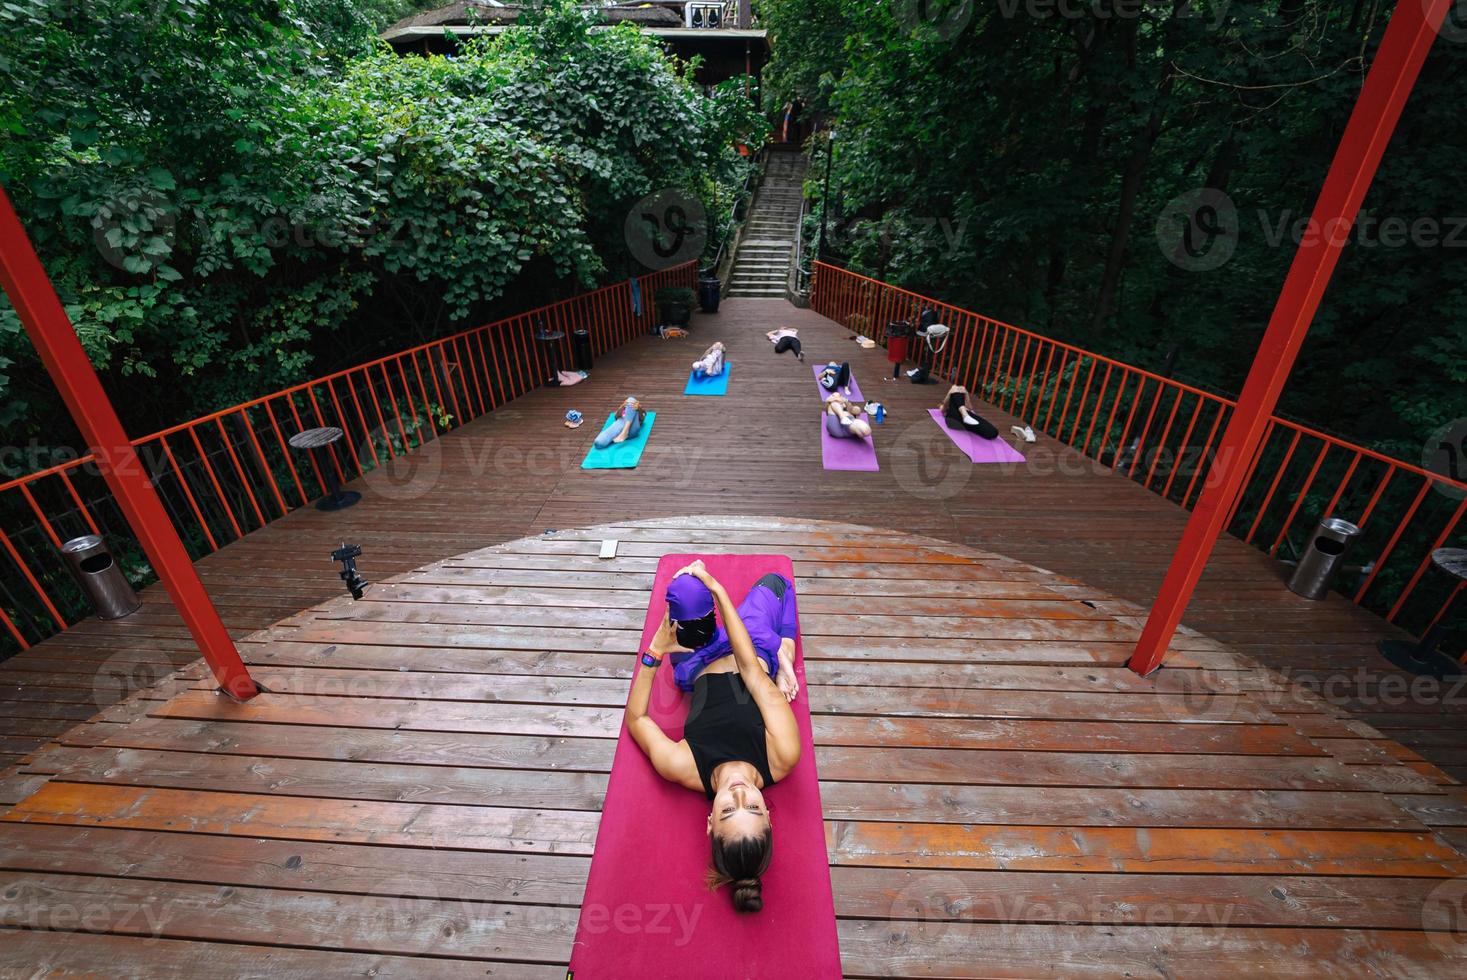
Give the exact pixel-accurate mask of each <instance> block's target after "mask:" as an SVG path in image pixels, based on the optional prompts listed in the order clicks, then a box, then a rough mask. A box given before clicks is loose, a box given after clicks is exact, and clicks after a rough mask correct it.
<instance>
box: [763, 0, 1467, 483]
mask: <svg viewBox="0 0 1467 980" xmlns="http://www.w3.org/2000/svg"><path fill="white" fill-rule="evenodd" d="M922 6H923V5H918V4H915V3H903V2H898V3H891V4H882V5H874V4H871V3H868V2H863V0H767V2H765V3H764V4H763V5H762V7H761V10H762V13H763V18H764V23H765V24H766V25H768V26H769V28H770V30H771V34H772V37H773V39H774V40H773V52H774V62H773V64H772V65H771V66H770V68H769V70H768V71H767V72H766V75H765V85H766V88H765V99H766V106H769V107H773V106H776V105H780V104H783V102H784V101H785V100H786V99H788V98H792V97H795V98H800V99H802V100H803V101H804V102H805V103H806V105H807V106H808V107H810V109H811V111H815V112H824V113H826V119H827V121H828V122H829V123H830V125H832V126H833V127H834V128H835V129H836V131H837V133H838V136H837V140H836V150H835V160H834V175H833V178H832V184H831V186H832V192H833V195H834V197H835V200H834V201H833V202H831V205H832V207H831V213H832V222H831V223H832V227H833V228H834V229H835V233H834V234H833V236H832V239H831V241H830V242H829V245H830V246H831V247H832V248H833V249H834V252H835V255H836V257H837V258H838V259H839V260H841V261H845V262H848V263H849V264H850V265H851V266H852V267H853V268H856V269H857V270H859V271H861V272H864V273H866V274H869V275H874V276H877V277H879V278H883V279H886V280H889V281H892V282H895V283H898V284H900V285H904V286H906V287H908V288H912V289H916V290H918V291H922V292H927V293H930V294H933V295H936V296H939V297H942V298H944V299H946V300H949V301H952V302H955V303H959V304H961V305H964V306H967V307H970V308H972V309H975V310H978V311H981V312H983V313H985V314H988V315H991V316H995V317H999V318H1002V319H1005V320H1009V321H1011V322H1016V323H1020V324H1024V325H1028V326H1034V327H1038V328H1039V329H1042V330H1044V331H1045V332H1046V333H1048V334H1051V335H1054V336H1057V337H1060V338H1062V339H1065V340H1069V341H1072V342H1076V343H1079V344H1082V345H1084V346H1087V347H1090V348H1094V349H1097V350H1099V351H1101V352H1103V353H1107V354H1110V355H1112V356H1117V357H1120V358H1122V359H1125V360H1128V361H1132V362H1135V363H1139V364H1142V365H1144V366H1148V367H1152V368H1157V367H1159V366H1160V365H1161V364H1162V363H1163V362H1164V360H1165V358H1166V355H1167V353H1168V351H1169V350H1171V349H1173V348H1177V349H1178V350H1179V357H1178V359H1177V362H1176V363H1177V373H1178V374H1179V375H1180V376H1183V377H1186V378H1188V379H1191V380H1194V381H1197V382H1199V383H1201V384H1203V385H1206V386H1211V387H1215V388H1219V389H1222V390H1228V391H1237V390H1238V388H1239V387H1240V385H1241V382H1242V378H1243V376H1244V373H1245V372H1246V370H1247V367H1248V365H1249V363H1250V362H1251V359H1252V356H1253V353H1254V351H1255V349H1256V347H1257V343H1258V339H1259V336H1260V335H1261V333H1262V330H1263V327H1264V325H1265V324H1266V323H1267V320H1268V317H1269V314H1270V312H1271V309H1272V305H1273V302H1274V300H1275V299H1276V297H1277V295H1278V291H1279V286H1280V284H1281V283H1282V281H1283V277H1284V274H1285V273H1286V271H1287V269H1288V265H1289V262H1290V260H1291V259H1292V255H1293V251H1294V241H1293V236H1292V230H1293V229H1292V227H1291V226H1292V225H1294V223H1295V222H1297V221H1299V220H1301V219H1303V218H1305V217H1307V215H1308V213H1309V209H1310V207H1311V206H1312V204H1313V201H1314V197H1315V196H1316V195H1317V193H1318V189H1319V185H1320V182H1321V180H1322V177H1323V175H1324V173H1325V171H1326V169H1327V168H1328V165H1329V162H1330V159H1331V156H1332V154H1333V150H1334V147H1335V145H1336V144H1337V143H1338V141H1339V137H1340V132H1341V130H1342V128H1343V125H1344V122H1345V120H1346V119H1347V117H1348V114H1349V112H1350V109H1351V106H1352V105H1353V103H1354V100H1355V98H1356V96H1357V95H1358V93H1359V90H1360V85H1361V83H1362V80H1363V73H1364V70H1365V69H1366V68H1367V67H1368V64H1369V62H1370V59H1371V58H1372V57H1373V56H1374V51H1375V47H1376V45H1378V43H1379V40H1380V37H1381V34H1382V32H1383V30H1384V27H1385V24H1386V20H1387V17H1388V16H1389V10H1390V7H1389V5H1387V6H1385V7H1379V8H1377V7H1372V6H1371V5H1369V4H1343V5H1341V4H1329V3H1325V2H1323V0H1270V2H1265V3H1258V4H1228V3H1226V2H1222V0H1216V2H1214V0H1205V2H1199V3H1190V4H1172V3H1145V4H1124V5H1123V4H1121V3H1118V2H1111V0H1101V2H1099V3H1096V4H1070V5H1062V7H1056V6H1055V5H1052V4H1040V5H1031V4H1024V3H1018V2H1000V3H997V4H968V5H966V7H967V9H968V10H970V11H971V12H972V18H971V22H970V23H967V24H966V26H965V27H963V29H962V30H959V31H956V32H955V33H954V32H949V31H943V30H938V29H935V28H934V27H932V26H924V25H920V24H910V23H907V22H904V21H903V20H902V19H901V18H900V17H898V16H897V14H900V13H903V12H906V13H908V14H910V13H911V12H912V10H914V9H917V8H919V7H922ZM946 6H947V7H948V8H953V9H957V8H958V7H960V6H962V5H960V4H956V3H951V4H947V5H946ZM925 7H926V8H937V9H939V10H940V9H942V5H941V4H927V5H925ZM1061 9H1063V10H1064V11H1068V13H1067V14H1066V13H1059V12H1057V11H1060V10H1061ZM1464 69H1467V45H1462V44H1454V43H1450V42H1449V41H1448V40H1446V39H1444V40H1442V41H1439V42H1438V43H1437V44H1436V46H1435V48H1434V50H1433V52H1432V54H1431V57H1430V59H1429V60H1428V63H1427V66H1426V68H1425V70H1424V71H1423V72H1422V75H1421V78H1420V81H1419V83H1418V85H1417V89H1416V92H1415V94H1414V95H1413V96H1412V99H1411V102H1410V104H1409V105H1408V107H1407V110H1406V113H1405V116H1404V117H1403V119H1402V121H1401V124H1400V128H1399V131H1398V133H1397V135H1396V137H1395V139H1394V140H1393V141H1392V143H1391V145H1390V148H1389V151H1388V152H1387V154H1386V156H1385V161H1384V164H1383V165H1382V167H1381V171H1380V174H1379V176H1378V177H1377V179H1376V181H1375V184H1374V185H1373V187H1372V189H1371V192H1370V194H1369V195H1368V197H1367V200H1366V203H1365V207H1366V210H1367V212H1368V213H1369V214H1371V215H1374V216H1375V218H1376V219H1377V220H1379V219H1385V218H1397V219H1404V222H1405V223H1406V224H1407V225H1411V224H1413V223H1415V222H1418V221H1421V220H1423V219H1425V220H1427V221H1428V222H1432V221H1434V222H1435V223H1436V227H1437V229H1438V230H1439V234H1438V236H1437V238H1438V242H1437V243H1436V244H1430V243H1428V242H1427V240H1426V239H1425V238H1420V237H1418V238H1417V240H1415V241H1411V240H1409V238H1410V236H1407V237H1408V240H1407V241H1406V242H1405V243H1404V244H1397V245H1391V244H1387V243H1386V242H1385V241H1384V236H1382V235H1379V234H1372V233H1369V232H1365V233H1363V234H1362V236H1361V239H1360V243H1359V244H1356V245H1353V246H1351V247H1350V248H1348V249H1347V250H1346V251H1345V254H1344V256H1343V258H1342V261H1341V263H1340V267H1339V269H1338V271H1337V272H1336V274H1335V277H1334V281H1333V284H1332V285H1331V287H1330V290H1329V293H1328V294H1327V296H1326V298H1325V303H1324V306H1323V308H1322V309H1321V312H1320V315H1319V317H1318V318H1317V320H1316V322H1315V324H1314V326H1313V328H1312V331H1311V334H1310V339H1309V341H1308V343H1307V344H1306V346H1305V349H1304V350H1303V352H1302V354H1301V356H1300V359H1299V363H1298V367H1297V368H1296V370H1295V372H1294V376H1293V382H1292V384H1291V386H1290V388H1289V389H1288V390H1287V391H1286V394H1285V399H1284V402H1283V406H1282V407H1283V409H1284V410H1285V411H1287V412H1289V413H1291V414H1294V415H1297V416H1300V417H1303V418H1305V419H1308V420H1311V421H1312V422H1313V423H1315V424H1318V425H1323V426H1326V427H1328V428H1331V429H1333V430H1336V431H1339V432H1342V433H1344V434H1346V435H1348V436H1351V437H1353V438H1355V439H1357V440H1360V441H1364V442H1367V443H1370V444H1373V445H1375V446H1377V447H1380V448H1382V449H1385V450H1388V451H1391V452H1394V453H1398V454H1400V455H1401V456H1403V457H1404V458H1406V459H1412V460H1415V459H1419V458H1420V455H1421V446H1422V442H1423V440H1424V439H1425V438H1426V435H1427V434H1428V433H1429V432H1431V431H1432V430H1433V429H1434V428H1435V427H1436V426H1438V425H1440V424H1442V423H1443V422H1446V421H1448V420H1450V419H1453V418H1458V417H1462V416H1464V415H1467V385H1464V384H1463V379H1464V377H1467V355H1464V350H1467V261H1464V256H1467V251H1464V250H1467V212H1464V209H1463V207H1462V205H1461V197H1460V194H1459V193H1458V183H1459V181H1458V179H1457V177H1456V175H1455V173H1454V171H1453V170H1452V168H1450V167H1443V166H1441V161H1443V160H1453V159H1461V158H1462V157H1463V155H1464V151H1467V130H1464V129H1463V128H1462V127H1461V125H1460V120H1459V119H1458V117H1459V115H1460V112H1459V109H1458V107H1459V106H1460V104H1461V100H1460V88H1461V78H1462V77H1463V72H1464ZM823 144H824V141H823V139H817V140H813V141H812V161H811V167H810V177H809V183H808V185H807V190H808V191H809V192H810V193H811V194H812V196H814V197H815V198H817V199H818V198H819V195H820V184H821V178H822V177H823V174H824V158H823V156H822V155H821V154H822V153H823ZM1200 188H1214V189H1217V190H1219V191H1222V192H1225V193H1226V194H1227V195H1228V196H1229V198H1230V199H1231V200H1232V202H1233V204H1234V205H1235V207H1236V212H1237V215H1238V226H1237V227H1238V230H1237V235H1236V251H1235V253H1234V254H1233V255H1232V257H1231V259H1230V260H1229V261H1227V262H1226V263H1225V264H1223V265H1221V266H1220V267H1218V268H1215V269H1211V270H1200V271H1188V270H1187V269H1184V268H1181V267H1179V266H1178V265H1177V264H1175V263H1174V262H1173V261H1171V259H1172V258H1173V255H1172V254H1170V253H1169V251H1168V246H1166V245H1164V244H1163V239H1164V237H1165V236H1159V235H1158V233H1157V225H1158V222H1159V221H1165V220H1166V218H1167V215H1168V212H1167V207H1168V204H1169V202H1171V201H1173V199H1174V198H1176V197H1177V196H1178V195H1181V194H1184V193H1187V192H1191V191H1195V190H1197V189H1200ZM818 210H819V206H818V204H817V206H816V211H817V212H818ZM1280 229H1282V231H1283V234H1282V237H1281V236H1280ZM1166 230H1168V231H1170V232H1171V234H1172V238H1173V239H1175V237H1177V236H1176V234H1175V231H1174V230H1173V229H1166ZM1449 234H1451V235H1454V239H1453V240H1452V241H1451V242H1448V241H1447V240H1446V239H1447V238H1448V236H1449ZM1367 236H1368V237H1367Z"/></svg>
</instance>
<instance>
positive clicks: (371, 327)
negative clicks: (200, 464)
mask: <svg viewBox="0 0 1467 980" xmlns="http://www.w3.org/2000/svg"><path fill="white" fill-rule="evenodd" d="M389 9H391V10H392V11H394V12H396V11H397V10H399V9H404V8H403V7H402V5H401V4H395V3H391V2H386V0H383V2H379V3H375V4H368V5H365V6H363V5H358V4H353V3H351V2H348V0H260V2H252V3H248V4H237V3H225V2H222V0H90V2H88V3H86V4H85V5H82V4H79V3H75V2H73V0H12V2H9V3H6V4H4V5H0V51H3V52H4V54H3V55H0V79H3V85H0V184H3V185H4V187H5V188H6V190H7V192H8V193H9V194H10V195H11V197H12V199H13V201H14V203H15V205H16V207H17V209H18V210H19V211H20V213H21V217H22V220H23V221H24V222H25V223H26V225H27V228H28V229H29V231H30V232H31V235H32V237H33V239H34V241H35V242H36V245H37V248H38V250H39V251H40V252H41V255H42V258H43V260H44V261H45V263H46V265H47V268H48V270H49V271H50V273H51V275H52V277H53V279H54V281H55V282H56V285H57V288H58V291H59V292H60V294H61V296H62V299H63V302H64V303H65V304H66V307H67V309H68V312H69V313H70V314H71V316H72V318H73V321H74V323H75V324H76V327H77V330H78V333H79V334H80V336H81V338H82V341H83V344H84V345H85V347H86V349H87V352H88V354H89V355H90V356H91V358H92V360H93V362H94V363H95V364H96V365H97V367H98V368H99V369H100V370H101V371H102V372H103V374H104V381H105V382H106V383H107V384H108V386H109V390H111V391H112V392H113V394H114V400H115V401H116V402H117V403H118V404H119V407H120V408H121V409H122V410H123V412H124V416H125V419H124V420H125V421H126V422H127V424H128V425H129V426H130V427H131V428H132V429H133V430H134V431H144V430H147V429H151V428H153V427H155V426H158V425H161V424H164V423H166V422H171V421H176V420H178V419H181V418H184V417H188V416H191V415H195V414H199V413H202V412H204V411H207V410H209V409H212V408H215V407H219V406H222V405H227V404H231V403H233V402H236V401H239V400H242V399H244V398H246V397H249V396H252V395H255V394H258V393H261V392H263V391H268V390H272V389H275V388H279V387H282V386H284V385H287V384H290V383H293V382H296V381H299V380H301V379H302V378H304V377H306V376H308V375H309V374H312V373H317V372H320V371H322V370H326V369H329V368H332V367H336V366H341V365H344V364H348V363H355V362H358V361H361V360H363V359H366V358H367V357H368V356H370V355H372V354H374V353H380V352H382V351H385V350H393V349H398V348H402V347H405V346H408V345H410V344H413V343H416V342H420V341H422V340H425V339H428V338H430V337H432V336H435V335H439V334H442V333H444V332H447V331H448V330H450V329H454V328H457V327H462V326H464V325H466V324H469V323H472V322H477V321H480V320H481V319H484V318H488V317H490V316H492V315H493V314H494V313H496V312H499V311H500V310H502V309H504V308H507V307H513V308H523V307H526V306H531V305H534V304H535V302H538V301H542V300H544V299H548V298H552V297H553V296H555V295H558V294H564V293H566V292H571V291H578V290H580V289H583V288H586V287H589V286H593V285H595V284H597V283H598V282H599V281H603V280H610V279H615V278H621V277H624V276H627V275H631V274H636V273H638V272H640V271H643V270H642V269H641V268H640V267H638V266H637V265H636V264H635V263H634V262H632V260H631V259H629V258H628V257H627V255H626V251H627V250H626V244H625V241H624V238H623V235H624V233H623V230H622V229H623V218H624V216H625V215H626V213H627V211H628V209H629V207H630V205H631V204H632V203H634V202H635V201H636V200H637V199H639V198H640V197H642V196H644V195H646V194H648V193H651V192H653V191H656V190H660V189H662V188H666V187H677V188H680V189H683V190H684V191H686V192H689V193H692V194H695V195H697V196H698V197H700V198H701V199H703V200H704V201H705V203H706V204H707V205H709V210H710V212H711V211H713V207H712V206H713V205H714V204H715V202H716V200H717V196H718V194H719V188H720V187H723V186H728V185H735V186H736V185H737V183H738V182H739V181H740V180H741V179H742V176H743V169H742V168H743V166H744V164H743V163H742V161H741V160H740V158H739V157H738V155H737V153H736V152H735V151H734V149H733V145H734V143H735V142H736V141H739V140H743V141H754V142H757V139H756V136H757V133H758V126H759V125H760V123H759V118H758V116H757V113H756V111H755V109H754V107H753V105H752V104H751V103H750V101H749V100H748V99H747V98H746V97H745V96H744V95H743V92H742V88H741V85H724V86H721V87H719V88H718V89H717V90H716V91H715V92H714V93H713V94H712V95H711V96H705V95H704V94H703V93H702V92H701V91H700V90H699V89H698V88H697V87H696V86H695V85H693V84H692V83H691V81H690V80H689V78H690V74H689V73H687V72H686V70H685V69H686V66H684V65H682V64H680V63H678V62H676V61H675V60H674V59H672V58H670V57H669V56H667V55H665V54H664V53H663V52H662V50H661V48H660V47H659V46H658V45H657V43H656V42H655V41H654V40H653V39H651V38H647V37H644V36H642V35H641V34H639V33H638V32H637V31H636V29H635V28H634V27H631V26H630V25H626V26H622V27H617V28H613V29H609V30H596V31H592V30H591V29H590V25H589V21H588V19H587V16H586V15H585V14H584V13H583V12H581V11H580V10H578V9H577V8H576V6H575V4H574V3H573V2H571V0H550V2H547V3H546V4H545V5H544V7H543V8H542V9H540V10H538V11H536V12H535V14H534V15H533V16H527V17H525V18H524V19H523V22H524V24H525V27H524V28H523V29H517V30H513V31H509V32H506V33H505V34H503V35H501V36H499V37H495V38H484V39H481V40H478V41H475V42H472V43H470V44H469V45H467V46H466V48H465V49H464V50H463V51H462V52H461V53H460V54H459V55H458V56H456V57H454V58H451V59H447V58H441V57H434V58H420V57H398V56H396V55H394V54H393V53H391V52H390V51H389V50H388V49H387V48H386V47H385V45H381V44H380V43H378V42H376V41H375V39H374V38H373V35H372V32H373V30H375V29H376V28H377V27H378V26H380V23H381V20H382V18H383V17H384V16H385V13H384V12H386V11H388V10H389ZM363 11H365V12H363ZM7 369H8V370H7ZM0 372H3V373H0V431H3V432H4V434H5V439H6V441H7V442H9V443H10V444H18V443H23V442H24V441H26V440H27V439H32V440H39V441H40V443H41V444H42V445H43V446H44V445H52V444H55V443H56V442H59V441H61V440H62V439H63V438H64V434H62V433H58V431H57V424H58V422H57V420H58V417H59V416H60V413H58V412H57V411H56V402H55V398H54V393H53V392H52V389H51V385H50V382H49V379H47V378H46V376H45V374H44V373H43V372H41V371H39V369H38V366H37V364H36V361H35V358H34V353H33V351H32V350H31V348H30V345H29V343H28V342H27V340H26V339H25V337H24V335H23V333H22V332H21V330H20V327H19V323H18V320H17V318H16V317H15V315H14V313H13V312H12V311H11V310H10V309H9V307H8V306H6V305H3V304H0ZM10 462H12V461H7V463H10ZM45 462H46V460H45V459H44V458H35V459H31V460H28V461H27V463H28V464H37V465H43V464H44V463H45ZM20 468H21V469H25V468H29V466H28V465H27V466H22V467H20Z"/></svg>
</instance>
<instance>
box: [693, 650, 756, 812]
mask: <svg viewBox="0 0 1467 980" xmlns="http://www.w3.org/2000/svg"><path fill="white" fill-rule="evenodd" d="M683 738H685V739H687V741H688V748H690V749H692V750H693V762H694V763H695V764H696V765H697V767H698V777H699V778H700V779H702V780H703V792H705V793H707V794H708V798H709V799H710V800H711V799H713V770H714V769H716V768H717V767H718V766H721V765H722V764H723V763H725V762H747V763H749V764H750V765H751V766H753V767H754V768H755V770H757V771H758V773H759V775H760V777H761V778H763V780H764V785H765V787H766V788H767V787H769V786H773V785H774V776H772V775H771V774H770V772H769V748H768V746H767V744H766V743H765V741H764V716H763V715H761V714H760V713H759V705H758V704H756V703H755V701H754V695H752V694H750V693H749V689H748V688H747V687H745V686H744V679H743V678H742V677H740V676H739V675H738V674H736V673H728V674H704V675H702V676H701V677H699V678H698V679H697V680H696V681H695V682H694V683H693V702H692V705H691V706H690V707H689V708H688V720H687V722H686V723H685V724H684V725H683Z"/></svg>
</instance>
